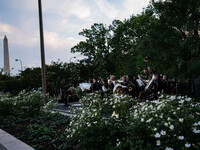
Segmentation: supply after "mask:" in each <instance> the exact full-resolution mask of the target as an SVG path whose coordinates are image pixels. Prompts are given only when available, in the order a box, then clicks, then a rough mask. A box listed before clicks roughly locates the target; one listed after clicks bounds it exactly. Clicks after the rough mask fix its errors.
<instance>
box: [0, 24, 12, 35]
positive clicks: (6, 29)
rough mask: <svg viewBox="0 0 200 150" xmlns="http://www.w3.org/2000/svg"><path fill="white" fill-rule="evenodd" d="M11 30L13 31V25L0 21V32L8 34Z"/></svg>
mask: <svg viewBox="0 0 200 150" xmlns="http://www.w3.org/2000/svg"><path fill="white" fill-rule="evenodd" d="M12 31H13V27H12V26H11V25H9V24H5V23H2V22H0V33H1V34H10V33H11V32H12Z"/></svg>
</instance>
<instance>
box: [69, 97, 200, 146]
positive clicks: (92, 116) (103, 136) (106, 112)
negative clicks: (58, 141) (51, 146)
mask: <svg viewBox="0 0 200 150" xmlns="http://www.w3.org/2000/svg"><path fill="white" fill-rule="evenodd" d="M82 104H83V107H82V109H80V110H73V111H74V113H75V114H76V115H74V116H73V117H72V118H71V123H70V126H69V128H67V129H66V131H67V132H68V134H69V135H68V140H67V141H68V144H67V145H68V146H69V145H76V147H77V148H79V149H187V148H190V149H199V148H200V107H199V106H200V104H199V103H197V102H194V101H193V100H192V99H191V98H188V97H186V96H185V97H183V96H169V95H161V96H160V97H159V99H158V100H155V101H145V102H141V103H139V105H137V104H136V100H135V99H132V98H131V97H128V96H126V95H114V96H111V97H107V98H104V99H103V100H102V99H101V96H100V94H98V93H94V94H90V95H88V96H87V97H84V98H83V99H82Z"/></svg>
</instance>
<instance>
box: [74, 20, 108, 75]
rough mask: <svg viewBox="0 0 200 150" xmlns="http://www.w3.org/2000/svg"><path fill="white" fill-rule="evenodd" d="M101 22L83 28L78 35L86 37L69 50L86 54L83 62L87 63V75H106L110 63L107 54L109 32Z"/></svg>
mask: <svg viewBox="0 0 200 150" xmlns="http://www.w3.org/2000/svg"><path fill="white" fill-rule="evenodd" d="M109 31H110V30H109V28H107V27H106V26H105V25H103V24H96V23H95V24H94V25H92V26H91V29H83V31H82V32H80V33H79V35H82V36H84V37H85V38H86V40H85V41H81V42H79V43H78V44H77V45H75V46H74V47H72V49H71V52H72V53H76V52H80V53H81V54H82V55H83V56H86V57H87V59H85V63H86V64H87V65H88V70H89V76H106V75H108V74H109V70H110V64H109V60H108V56H109V54H110V50H109V44H108V41H109V37H110V32H109Z"/></svg>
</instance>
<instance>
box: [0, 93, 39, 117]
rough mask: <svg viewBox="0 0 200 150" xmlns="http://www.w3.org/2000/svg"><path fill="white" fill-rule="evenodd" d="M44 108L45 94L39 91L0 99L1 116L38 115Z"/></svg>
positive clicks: (5, 96)
mask: <svg viewBox="0 0 200 150" xmlns="http://www.w3.org/2000/svg"><path fill="white" fill-rule="evenodd" d="M42 106H43V94H42V93H41V92H38V91H32V92H25V91H22V92H20V93H19V94H18V95H17V96H15V97H11V96H9V95H4V96H1V97H0V116H1V117H4V116H8V115H18V114H24V115H27V114H29V115H30V114H31V115H34V114H38V113H39V112H40V110H41V108H42Z"/></svg>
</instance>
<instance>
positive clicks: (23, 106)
mask: <svg viewBox="0 0 200 150" xmlns="http://www.w3.org/2000/svg"><path fill="white" fill-rule="evenodd" d="M50 104H51V102H49V103H48V105H47V106H48V107H46V106H45V107H43V96H42V93H41V92H38V91H33V92H25V91H23V92H21V93H20V94H19V95H18V96H16V97H10V96H9V95H5V96H2V97H0V128H1V129H3V130H5V131H7V132H8V133H10V134H12V135H13V136H15V137H16V138H18V139H20V140H22V141H23V142H25V143H27V144H28V145H30V146H32V147H33V148H35V149H36V150H53V149H55V150H57V149H59V150H65V149H66V137H67V135H66V132H65V128H66V126H68V124H69V122H70V119H69V117H67V116H63V115H60V114H58V113H57V114H52V113H50V112H45V111H43V108H45V109H48V108H49V107H50Z"/></svg>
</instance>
